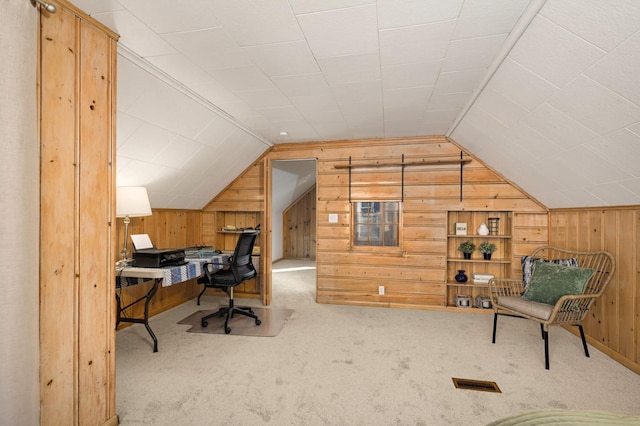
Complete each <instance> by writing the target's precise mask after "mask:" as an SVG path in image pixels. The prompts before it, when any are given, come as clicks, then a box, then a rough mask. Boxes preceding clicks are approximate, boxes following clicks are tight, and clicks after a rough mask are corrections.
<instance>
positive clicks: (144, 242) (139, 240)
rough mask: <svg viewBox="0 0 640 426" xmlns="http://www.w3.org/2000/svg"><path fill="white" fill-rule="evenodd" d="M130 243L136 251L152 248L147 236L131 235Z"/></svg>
mask: <svg viewBox="0 0 640 426" xmlns="http://www.w3.org/2000/svg"><path fill="white" fill-rule="evenodd" d="M131 241H132V242H133V247H134V248H135V249H136V250H144V249H150V248H154V247H153V243H152V242H151V238H149V235H148V234H133V235H131Z"/></svg>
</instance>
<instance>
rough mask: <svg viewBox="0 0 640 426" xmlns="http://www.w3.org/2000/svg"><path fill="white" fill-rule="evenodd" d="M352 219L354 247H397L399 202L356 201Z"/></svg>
mask: <svg viewBox="0 0 640 426" xmlns="http://www.w3.org/2000/svg"><path fill="white" fill-rule="evenodd" d="M353 217H354V220H353V245H354V246H360V247H362V246H365V247H366V246H373V247H398V246H399V243H398V240H399V238H398V232H399V228H400V226H399V220H400V202H399V201H357V202H355V203H353Z"/></svg>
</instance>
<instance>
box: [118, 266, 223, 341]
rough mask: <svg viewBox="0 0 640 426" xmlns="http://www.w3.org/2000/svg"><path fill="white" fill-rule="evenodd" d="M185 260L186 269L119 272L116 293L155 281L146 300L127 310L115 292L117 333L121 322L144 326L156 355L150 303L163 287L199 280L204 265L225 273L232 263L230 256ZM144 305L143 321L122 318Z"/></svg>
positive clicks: (135, 303)
mask: <svg viewBox="0 0 640 426" xmlns="http://www.w3.org/2000/svg"><path fill="white" fill-rule="evenodd" d="M186 260H187V261H188V263H187V264H186V265H181V266H169V267H165V268H139V267H135V266H125V267H122V268H116V289H122V288H123V287H128V286H132V285H136V284H139V283H141V282H144V281H151V280H153V286H152V287H151V288H150V289H149V291H148V292H147V293H146V294H145V295H144V296H142V297H140V298H138V299H136V300H134V301H133V302H131V303H129V304H128V305H126V306H122V303H121V300H120V295H119V294H118V292H116V305H117V314H116V329H117V328H118V326H119V325H120V323H121V322H129V323H136V324H144V326H145V328H146V329H147V331H148V332H149V335H150V336H151V338H152V339H153V351H154V352H158V339H157V338H156V335H155V334H154V333H153V330H151V327H150V326H149V302H150V301H151V299H153V296H155V294H156V293H157V292H158V287H159V286H160V283H162V286H163V287H169V286H171V285H174V284H179V283H182V282H185V281H188V280H191V279H194V278H198V277H200V276H202V275H203V272H202V265H203V264H204V263H205V262H211V263H213V266H214V269H222V268H223V267H224V265H226V264H227V263H228V262H229V255H227V254H219V255H216V256H212V257H207V258H198V259H196V258H189V259H186ZM143 301H144V317H143V318H129V317H126V316H124V317H123V313H124V311H126V310H127V309H129V308H130V307H132V306H134V305H137V304H138V303H140V302H143Z"/></svg>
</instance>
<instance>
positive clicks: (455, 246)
mask: <svg viewBox="0 0 640 426" xmlns="http://www.w3.org/2000/svg"><path fill="white" fill-rule="evenodd" d="M511 218H512V212H510V211H449V212H448V213H447V268H446V273H447V278H446V280H445V284H446V289H447V295H446V305H447V307H456V308H459V309H467V310H468V309H469V308H466V307H460V305H459V300H460V298H461V297H465V296H469V297H470V298H471V299H472V300H475V299H476V298H477V297H482V296H486V295H487V294H488V283H484V282H483V283H474V282H473V281H474V280H473V276H474V275H475V274H488V275H491V276H495V277H508V276H509V271H510V269H511V262H512V248H511V247H512V229H511V226H512V225H511V222H512V221H511ZM460 230H462V232H463V233H464V232H465V230H468V231H470V234H468V235H461V234H460V233H461V231H460ZM465 252H470V253H471V254H470V255H468V258H465V255H464V253H465ZM484 252H487V253H490V257H489V254H487V257H489V258H485V254H484ZM460 270H464V271H465V274H466V275H467V277H468V279H467V282H465V283H460V282H457V281H456V279H455V276H456V275H457V273H458V272H459V271H460ZM474 310H475V308H474ZM480 310H483V311H490V310H488V309H480Z"/></svg>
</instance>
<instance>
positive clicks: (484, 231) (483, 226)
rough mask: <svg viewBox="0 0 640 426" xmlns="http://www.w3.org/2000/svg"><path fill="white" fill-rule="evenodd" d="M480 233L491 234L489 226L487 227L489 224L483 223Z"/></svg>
mask: <svg viewBox="0 0 640 426" xmlns="http://www.w3.org/2000/svg"><path fill="white" fill-rule="evenodd" d="M478 235H489V228H487V225H486V224H485V223H482V224H481V225H480V226H479V227H478Z"/></svg>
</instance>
